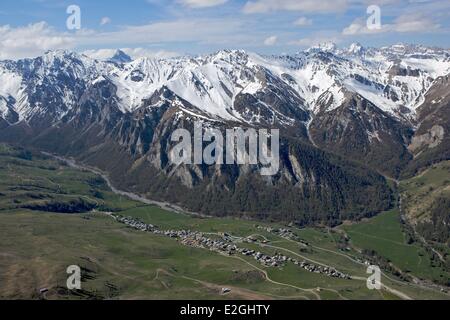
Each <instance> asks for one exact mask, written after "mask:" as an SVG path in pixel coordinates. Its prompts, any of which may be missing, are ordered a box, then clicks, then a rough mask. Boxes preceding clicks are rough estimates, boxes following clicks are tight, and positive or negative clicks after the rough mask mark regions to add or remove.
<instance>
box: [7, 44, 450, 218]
mask: <svg viewBox="0 0 450 320" xmlns="http://www.w3.org/2000/svg"><path fill="white" fill-rule="evenodd" d="M449 73H450V52H449V51H448V50H443V49H437V48H427V47H423V46H416V45H395V46H390V47H385V48H378V49H376V48H364V47H362V46H360V45H358V44H353V45H351V46H350V47H349V48H344V49H338V48H336V46H335V45H333V44H324V45H321V46H317V47H313V48H310V49H308V50H305V51H303V52H299V53H297V54H294V55H278V56H261V55H257V54H254V53H247V52H244V51H239V50H236V51H227V50H223V51H219V52H216V53H214V54H210V55H205V56H198V57H180V58H171V59H151V58H139V59H135V60H133V59H131V58H130V57H129V56H127V55H126V54H125V53H123V52H121V51H117V52H116V53H115V54H114V55H113V56H112V57H111V58H108V59H105V60H101V61H100V60H96V59H93V58H90V57H88V56H87V55H84V54H79V53H74V52H66V51H52V52H48V53H46V54H44V55H43V56H41V57H37V58H35V59H24V60H18V61H1V62H0V141H1V142H8V143H15V144H19V145H23V146H29V147H32V148H37V149H39V150H45V151H47V152H52V153H57V154H60V155H63V156H70V157H74V158H76V159H77V160H79V161H82V162H84V163H86V164H88V165H91V166H95V167H98V168H100V169H101V170H103V171H105V172H107V173H109V175H110V177H111V179H112V180H113V181H114V183H115V184H116V185H117V186H118V187H121V188H122V189H124V190H130V191H133V192H135V193H140V194H142V195H145V196H147V197H149V198H152V199H155V200H164V201H168V202H171V203H176V204H178V205H181V206H184V207H186V208H188V209H190V210H192V211H196V212H203V213H207V214H220V215H223V214H242V215H251V216H255V215H256V216H258V217H260V215H263V216H264V217H267V216H270V217H272V218H274V217H276V218H278V219H286V217H285V216H283V215H284V214H288V215H289V217H288V218H289V219H291V218H292V219H297V221H299V223H302V224H303V223H312V222H316V221H321V222H326V223H331V224H334V223H337V222H339V221H342V219H354V218H358V217H363V216H370V215H373V214H375V213H377V212H380V211H382V210H386V209H388V208H389V207H390V205H391V199H392V198H391V194H390V188H389V187H388V185H387V183H386V180H385V178H384V177H383V176H382V175H384V176H385V177H388V176H389V177H391V178H398V177H400V176H401V175H404V174H414V173H415V172H416V171H418V170H420V169H421V168H423V167H426V166H427V165H429V164H431V163H435V162H437V161H441V160H445V159H450V148H449V146H450V135H449V134H448V133H449V132H450V89H449V88H450V75H449ZM194 121H203V122H204V123H205V124H207V125H208V126H209V127H212V126H214V127H216V128H218V129H219V130H222V131H223V130H224V129H226V128H229V127H236V126H241V127H266V128H279V129H280V133H281V144H280V153H281V154H280V170H279V172H278V174H277V175H275V176H271V177H267V178H265V180H263V181H262V180H261V179H262V178H261V176H260V175H259V174H258V170H259V169H260V168H258V166H245V165H244V166H239V165H234V166H214V165H212V166H203V165H193V166H185V165H181V166H174V165H173V164H171V163H170V162H169V161H168V155H169V152H170V150H171V146H173V142H172V141H171V139H170V136H171V133H172V132H173V131H174V130H175V129H177V128H185V129H188V130H193V122H194ZM205 127H206V126H205Z"/></svg>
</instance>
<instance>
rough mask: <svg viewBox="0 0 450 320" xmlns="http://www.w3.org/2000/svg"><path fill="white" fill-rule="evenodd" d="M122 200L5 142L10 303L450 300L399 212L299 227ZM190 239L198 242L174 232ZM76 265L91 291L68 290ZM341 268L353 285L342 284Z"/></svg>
mask: <svg viewBox="0 0 450 320" xmlns="http://www.w3.org/2000/svg"><path fill="white" fill-rule="evenodd" d="M114 191H116V192H113V191H112V190H111V188H110V187H109V186H108V184H107V183H106V182H105V180H104V179H102V178H101V177H100V176H99V175H98V174H95V173H92V172H89V171H86V170H81V169H80V168H78V169H76V168H73V167H70V166H68V165H67V163H65V162H63V161H60V160H57V159H53V158H50V157H48V156H43V155H36V154H29V153H26V152H24V151H20V150H16V149H12V148H10V147H8V146H5V145H1V146H0V298H1V299H43V298H46V299H308V300H309V299H450V295H449V294H448V293H446V292H444V291H445V289H444V288H442V287H439V286H437V285H432V284H431V281H432V280H435V281H436V280H439V279H442V278H444V279H445V278H447V279H448V278H449V272H448V269H446V267H445V265H444V266H443V265H442V264H439V263H438V262H436V261H435V260H433V257H432V256H431V254H430V253H429V252H428V251H426V250H425V249H423V248H422V247H421V246H420V244H417V243H411V244H408V243H407V241H406V238H405V235H404V232H403V229H402V225H401V223H400V217H399V213H398V211H396V210H393V211H390V212H386V213H383V214H380V215H379V216H377V217H375V218H373V219H370V220H367V221H363V222H360V223H353V224H345V225H343V226H340V227H338V228H335V229H329V228H304V229H297V228H295V227H293V226H285V225H280V224H275V223H263V222H253V221H243V220H237V219H232V218H224V219H222V218H220V219H219V218H206V217H201V216H193V215H189V214H184V213H181V212H173V211H170V210H168V208H167V207H166V208H165V209H162V208H160V207H158V206H155V205H152V204H148V203H142V202H140V201H137V200H139V199H137V198H135V200H132V199H130V197H128V196H126V195H125V194H123V193H120V192H119V191H118V190H114ZM177 211H178V210H177ZM113 217H116V218H113ZM119 217H129V218H127V220H126V221H128V223H124V220H119V219H118V218H119ZM130 221H131V223H130ZM135 223H142V224H144V225H152V226H153V227H154V229H153V231H155V230H160V231H164V232H163V233H158V232H149V231H150V230H147V231H142V230H139V229H140V228H139V227H137V226H136V224H135ZM141 227H142V226H141ZM141 229H142V228H141ZM182 230H185V231H186V232H189V234H188V235H187V236H186V237H188V238H183V237H184V236H183V237H179V236H178V237H175V236H173V237H172V235H171V233H170V232H173V233H177V232H181V231H182ZM166 232H167V233H166ZM199 234H201V236H202V237H204V238H206V239H208V240H210V241H212V242H214V241H216V242H222V241H227V244H228V245H230V246H235V247H236V248H240V249H241V250H242V249H245V250H248V251H254V252H255V253H256V252H260V253H261V254H263V255H265V256H268V257H275V256H277V257H286V258H287V261H285V262H282V263H279V264H278V265H277V266H267V265H265V264H263V263H261V260H258V259H255V257H254V256H253V255H245V254H242V251H241V253H236V254H231V255H230V254H228V252H227V251H224V250H222V249H217V248H213V247H210V246H208V245H204V246H203V247H202V246H200V245H199V244H198V243H197V242H195V241H193V239H194V240H195V237H194V236H191V235H199ZM294 261H296V262H299V263H303V264H304V265H307V266H310V269H311V268H313V269H314V270H318V271H317V272H314V271H313V272H311V270H308V269H307V268H305V267H301V266H299V265H297V264H295V263H294ZM369 263H374V264H379V265H380V266H381V267H382V269H383V277H382V283H383V287H382V289H381V290H369V289H367V286H366V279H367V277H368V276H369V275H368V274H367V273H366V269H367V264H369ZM69 265H78V266H80V267H81V269H82V276H83V277H82V289H81V290H78V291H68V290H67V289H66V280H67V277H68V275H67V273H66V269H67V267H68V266H69ZM331 269H333V270H334V269H335V270H337V271H339V272H340V273H342V274H345V275H349V277H348V278H339V277H330V276H329V274H327V273H326V272H325V271H324V270H331ZM225 288H226V289H227V290H224V289H225ZM43 289H45V290H43ZM441 289H444V290H441ZM41 291H42V292H41Z"/></svg>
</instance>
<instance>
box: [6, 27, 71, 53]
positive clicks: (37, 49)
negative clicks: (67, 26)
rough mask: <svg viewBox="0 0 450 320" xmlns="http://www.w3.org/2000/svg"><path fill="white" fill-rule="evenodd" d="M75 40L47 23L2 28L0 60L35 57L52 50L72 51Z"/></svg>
mask: <svg viewBox="0 0 450 320" xmlns="http://www.w3.org/2000/svg"><path fill="white" fill-rule="evenodd" d="M74 46H75V40H74V38H73V36H72V35H70V34H68V33H58V32H56V31H55V30H54V29H53V28H52V27H50V26H49V25H48V24H47V23H46V22H38V23H34V24H29V25H27V26H24V27H18V28H13V27H10V26H9V25H6V26H0V59H18V58H27V57H33V56H37V55H40V54H42V53H43V52H45V51H48V50H52V49H56V48H57V49H70V48H73V47H74Z"/></svg>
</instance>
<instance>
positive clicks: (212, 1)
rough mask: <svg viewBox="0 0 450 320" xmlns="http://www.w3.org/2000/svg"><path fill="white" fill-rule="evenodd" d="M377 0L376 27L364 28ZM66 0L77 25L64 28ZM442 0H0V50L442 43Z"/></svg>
mask: <svg viewBox="0 0 450 320" xmlns="http://www.w3.org/2000/svg"><path fill="white" fill-rule="evenodd" d="M374 4H375V5H378V6H379V8H380V10H381V28H379V29H376V30H369V29H367V22H366V21H367V19H368V18H369V15H368V14H367V12H366V11H367V8H368V7H369V6H370V5H374ZM69 5H77V6H79V7H80V9H81V29H80V30H68V29H67V27H66V20H67V18H68V17H69V15H68V14H67V13H66V9H67V7H68V6H69ZM449 18H450V1H449V0H321V1H319V0H128V1H118V0H116V1H107V0H97V1H92V0H90V1H88V0H69V1H65V0H62V1H61V0H2V1H1V7H0V58H2V59H6V58H12V59H15V58H22V57H28V56H35V55H39V54H42V53H43V52H45V51H47V50H52V49H69V50H77V51H85V50H91V51H92V50H99V49H116V48H127V50H128V51H129V52H131V53H135V54H137V55H139V54H140V55H158V56H170V55H177V54H202V53H208V52H212V51H216V50H219V49H245V50H249V51H255V52H259V53H264V54H271V53H292V52H296V51H299V50H302V49H304V48H306V47H310V46H312V45H316V44H317V43H321V42H327V41H331V42H335V43H337V44H338V46H346V45H349V44H350V43H352V42H359V43H361V44H363V45H366V46H383V45H389V44H393V43H398V42H406V43H417V44H424V45H433V46H440V47H445V48H449V47H450V40H449V39H450V37H449V36H450V32H449V30H450V19H449Z"/></svg>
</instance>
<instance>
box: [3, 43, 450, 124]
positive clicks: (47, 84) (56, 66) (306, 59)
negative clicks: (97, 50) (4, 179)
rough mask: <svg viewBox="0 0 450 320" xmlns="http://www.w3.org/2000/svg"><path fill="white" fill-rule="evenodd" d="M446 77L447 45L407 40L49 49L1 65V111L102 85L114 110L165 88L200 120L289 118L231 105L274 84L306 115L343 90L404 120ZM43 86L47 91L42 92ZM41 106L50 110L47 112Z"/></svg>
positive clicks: (62, 100) (65, 102) (65, 104)
mask: <svg viewBox="0 0 450 320" xmlns="http://www.w3.org/2000/svg"><path fill="white" fill-rule="evenodd" d="M449 73H450V51H448V50H441V49H433V48H426V47H422V46H407V45H395V46H391V47H385V48H380V49H374V48H363V47H362V46H360V45H358V44H353V45H351V46H350V47H349V48H346V49H337V48H336V47H335V46H334V45H331V44H325V45H322V46H318V47H313V48H310V49H308V50H306V51H303V52H299V53H298V54H295V55H280V56H260V55H257V54H253V53H246V52H244V51H220V52H217V53H214V54H211V55H207V56H199V57H181V58H172V59H165V60H164V59H151V58H139V59H136V60H134V61H133V60H131V59H130V58H129V57H128V56H127V55H126V54H124V53H123V52H121V51H118V52H117V53H116V54H115V56H114V57H112V58H111V59H108V60H106V61H98V60H94V59H91V58H89V57H87V56H85V55H83V54H77V53H72V52H65V51H54V52H48V53H46V54H45V55H44V56H42V57H38V58H36V59H26V60H19V61H15V62H14V61H3V62H0V83H1V85H0V116H2V117H4V118H6V120H7V121H8V122H9V123H14V122H17V121H20V120H26V121H29V120H31V119H32V118H33V117H34V116H35V115H39V114H42V113H43V112H46V111H51V113H52V114H53V116H54V117H55V118H56V119H57V120H60V119H61V118H62V117H63V116H64V115H65V114H66V113H67V112H68V111H69V110H70V109H71V108H72V107H73V105H74V104H76V103H77V101H78V99H79V96H80V93H81V92H82V91H83V90H84V89H86V88H87V87H89V86H90V85H93V84H95V83H97V82H99V81H110V82H111V83H113V84H114V85H115V86H116V88H117V102H118V106H119V108H120V110H121V111H122V112H123V113H126V112H132V111H134V110H136V109H138V108H140V107H142V105H143V101H145V100H146V99H148V98H150V97H151V96H152V95H153V94H154V93H155V92H157V91H158V90H160V89H161V88H163V87H166V88H168V89H169V90H171V91H172V92H173V93H175V94H176V95H177V96H178V97H180V98H182V99H184V100H186V101H187V102H189V103H190V104H191V105H192V107H193V108H194V109H196V110H189V112H191V113H193V114H196V113H198V115H199V116H200V115H201V116H206V117H209V118H211V119H222V120H232V121H238V122H246V123H256V124H257V123H258V122H261V121H262V120H261V117H263V116H264V114H265V112H263V111H262V109H264V110H266V111H267V110H269V111H270V113H272V114H271V116H270V119H265V120H266V121H269V122H274V121H276V119H277V118H278V120H280V121H282V122H283V123H285V124H289V123H295V119H293V117H292V115H289V114H285V113H283V112H281V113H280V112H279V111H280V110H274V108H273V107H272V106H270V105H267V103H266V101H264V99H258V98H257V99H258V101H257V105H258V108H257V109H255V108H253V110H249V109H248V107H242V106H236V100H239V97H242V96H243V95H251V96H255V97H256V96H258V94H262V93H264V92H266V93H267V91H270V90H273V89H274V87H275V88H276V89H282V90H283V91H285V92H286V91H291V97H290V99H294V100H296V102H297V106H296V107H297V108H299V109H301V110H303V111H306V112H308V113H310V114H311V116H313V115H314V114H317V113H319V112H320V111H325V112H327V111H332V110H334V109H336V108H338V107H339V106H341V105H342V103H343V101H344V99H345V95H346V93H357V94H359V95H361V96H362V97H363V98H365V99H367V100H369V101H370V102H372V103H373V104H374V105H375V106H376V107H378V108H380V109H381V110H383V111H385V112H388V113H389V114H391V115H393V116H395V117H397V118H406V119H409V120H413V119H414V116H415V113H416V112H415V111H416V109H417V108H418V107H419V106H420V105H421V104H422V103H423V99H424V95H425V93H426V92H427V91H428V90H429V88H430V87H431V85H432V83H433V81H434V80H435V79H437V78H438V77H440V76H444V75H447V74H449ZM46 89H50V90H49V91H51V92H45V93H44V92H42V90H46ZM37 95H38V96H40V97H36V96H37ZM42 95H45V96H46V97H45V99H47V100H44V101H43V100H42V99H44V96H42ZM48 99H50V101H48ZM48 102H50V103H52V104H53V105H54V109H52V110H48V108H47V106H45V105H44V104H45V103H48Z"/></svg>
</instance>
